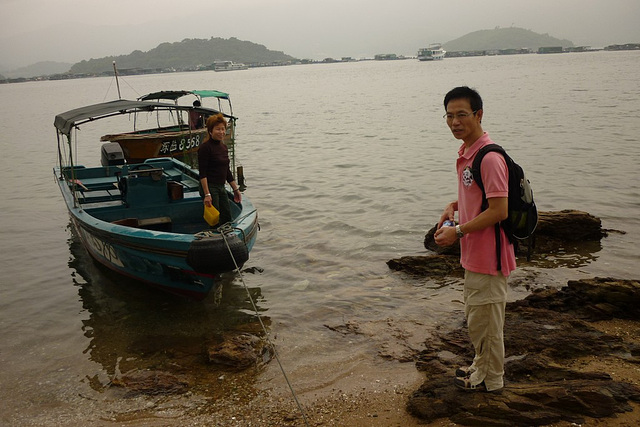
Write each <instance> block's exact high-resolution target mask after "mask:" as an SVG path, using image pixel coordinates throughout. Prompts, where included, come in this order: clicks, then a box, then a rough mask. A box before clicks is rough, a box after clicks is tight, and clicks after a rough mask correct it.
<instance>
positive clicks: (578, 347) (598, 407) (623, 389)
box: [407, 278, 640, 426]
mask: <svg viewBox="0 0 640 427" xmlns="http://www.w3.org/2000/svg"><path fill="white" fill-rule="evenodd" d="M639 287H640V284H639V283H638V281H632V280H613V279H597V278H596V279H589V280H581V281H572V282H569V286H567V288H563V289H562V290H561V291H558V292H553V291H552V290H548V291H541V292H537V293H535V294H533V295H532V296H530V297H528V298H526V299H525V300H522V301H518V302H514V303H511V304H508V307H507V313H506V321H505V348H506V352H507V354H506V356H507V359H506V364H505V383H506V384H505V388H504V389H503V390H501V391H500V392H499V393H478V392H475V393H465V392H464V391H460V390H457V389H456V388H455V386H454V385H453V372H454V370H455V368H456V367H457V366H461V365H462V366H465V365H468V364H469V363H470V362H471V359H472V357H473V349H472V346H471V344H470V343H469V340H468V337H467V332H466V330H464V329H457V330H453V331H449V332H440V333H437V334H435V335H434V337H433V338H432V339H430V340H429V341H427V343H426V348H427V349H426V350H425V351H424V352H423V353H422V354H421V355H420V360H419V361H418V363H417V366H418V368H419V369H420V370H422V371H424V372H425V374H426V376H427V380H426V381H425V383H424V384H423V385H422V386H421V387H420V388H419V389H418V390H417V391H416V392H415V393H414V394H413V395H412V396H411V398H410V399H409V402H408V406H407V408H408V411H409V412H410V413H411V414H413V415H414V416H416V417H419V418H421V419H422V420H423V421H426V422H430V421H433V420H436V419H438V418H443V417H448V418H449V419H450V420H451V421H453V422H455V423H458V424H461V425H483V426H485V425H486V426H507V425H510V426H513V425H516V426H518V425H523V426H524V425H527V426H531V425H545V424H550V423H554V422H559V421H568V422H574V423H583V422H584V419H585V418H584V417H596V418H602V417H610V416H614V415H615V414H616V413H621V412H625V411H630V410H631V407H630V405H629V404H628V402H629V401H635V402H640V388H638V387H636V386H634V385H631V384H628V383H625V382H620V381H614V380H613V379H612V378H611V376H610V375H609V374H608V373H606V372H580V371H576V370H572V369H569V368H568V367H567V366H566V364H567V363H570V362H571V361H573V360H575V359H577V358H580V357H584V356H589V355H593V356H596V357H603V356H613V357H618V358H623V359H625V360H627V361H634V362H640V359H638V357H637V355H638V354H640V352H638V351H637V349H636V346H635V345H634V344H629V343H626V342H624V341H623V340H622V339H621V338H619V337H614V336H610V335H607V334H605V333H602V332H600V331H598V330H596V329H594V328H593V327H591V326H590V325H589V324H588V323H587V322H586V321H584V320H580V319H577V316H576V314H578V315H580V316H581V317H584V318H594V316H591V314H592V313H594V312H596V313H599V312H598V311H597V309H596V308H593V307H597V306H599V305H601V304H602V301H606V304H607V305H610V306H611V307H612V309H611V310H610V311H609V312H610V313H614V314H619V315H621V316H624V317H625V318H629V316H636V315H637V313H638V310H637V308H636V309H635V310H631V314H629V313H627V312H625V310H628V308H627V306H628V304H635V303H634V302H633V301H634V300H633V299H631V301H627V298H626V297H627V296H630V295H632V294H634V293H637V290H639ZM580 294H584V295H583V296H581V297H580V298H581V299H580V301H578V302H573V301H572V298H575V297H577V296H578V295H580ZM611 294H612V295H614V296H615V297H607V295H611ZM585 313H586V314H587V315H585ZM634 313H635V314H634ZM595 318H599V316H595ZM636 318H637V317H636Z"/></svg>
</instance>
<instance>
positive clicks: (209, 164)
mask: <svg viewBox="0 0 640 427" xmlns="http://www.w3.org/2000/svg"><path fill="white" fill-rule="evenodd" d="M198 169H199V173H200V179H202V178H207V184H209V185H212V184H221V185H224V183H225V182H231V181H233V173H231V169H229V151H228V150H227V146H226V145H224V144H223V143H222V142H220V141H214V140H212V139H210V140H208V141H207V142H205V143H203V144H202V145H201V146H200V148H198Z"/></svg>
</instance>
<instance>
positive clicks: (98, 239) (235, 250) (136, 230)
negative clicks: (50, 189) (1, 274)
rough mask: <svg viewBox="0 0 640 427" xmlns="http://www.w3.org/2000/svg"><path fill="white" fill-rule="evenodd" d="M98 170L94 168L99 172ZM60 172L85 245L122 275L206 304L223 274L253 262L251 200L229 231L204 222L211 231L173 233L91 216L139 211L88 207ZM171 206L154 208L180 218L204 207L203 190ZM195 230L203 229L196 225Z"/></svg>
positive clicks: (254, 223) (156, 225) (254, 226)
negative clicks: (202, 300)
mask: <svg viewBox="0 0 640 427" xmlns="http://www.w3.org/2000/svg"><path fill="white" fill-rule="evenodd" d="M96 169H98V168H93V169H92V170H93V171H94V172H95V170H96ZM104 169H105V170H107V169H108V168H104ZM54 173H55V174H56V177H57V179H58V183H59V187H60V190H61V192H62V195H63V197H64V199H65V203H66V205H67V209H68V211H69V215H70V217H71V221H72V224H73V227H74V228H75V230H76V232H77V235H78V236H79V237H80V240H81V242H82V244H83V246H84V247H85V248H86V250H87V252H88V253H89V254H90V255H91V257H92V258H94V259H95V260H96V261H97V262H98V263H100V264H102V265H103V266H105V267H107V268H109V269H110V270H113V271H115V272H117V273H119V274H121V275H124V276H127V277H130V278H133V279H135V280H138V281H140V282H143V283H146V284H148V285H151V286H154V287H156V288H159V289H162V290H163V291H166V292H169V293H172V294H178V295H182V296H186V297H189V298H193V299H198V300H200V299H203V298H205V297H206V296H207V295H208V294H209V293H210V292H211V291H212V290H213V289H215V287H216V286H217V281H216V278H217V277H218V276H219V275H220V274H222V273H224V272H228V271H233V270H235V269H236V268H240V267H242V265H243V264H244V263H245V262H246V261H247V259H248V258H249V252H250V250H251V248H252V247H253V244H254V242H255V239H256V236H257V230H258V218H257V212H256V210H255V209H254V207H253V205H252V204H251V202H250V201H249V200H248V199H247V198H245V199H244V201H243V203H242V205H241V206H240V207H239V208H238V209H239V213H238V215H236V216H235V218H236V219H235V220H234V222H232V223H231V224H230V226H226V227H221V228H222V229H223V230H224V231H212V230H211V229H208V227H207V225H206V223H205V222H204V219H202V218H201V222H202V227H201V229H202V230H205V231H203V232H195V233H178V232H172V231H168V229H167V223H162V222H157V223H154V224H151V226H149V227H147V228H140V225H138V226H136V227H133V226H130V222H131V221H130V220H132V218H127V219H126V220H118V221H108V220H104V219H100V218H98V217H97V216H98V215H92V214H91V210H92V209H96V212H102V213H103V215H104V212H105V211H109V210H116V209H117V210H121V209H135V207H122V208H121V207H120V206H119V205H118V203H119V202H118V201H117V200H109V201H105V202H104V204H105V206H103V207H98V208H95V207H92V208H87V205H83V204H81V203H79V202H78V196H77V195H75V194H74V192H76V191H78V190H77V189H76V188H77V187H75V186H74V185H73V183H71V182H70V181H69V180H68V179H64V178H61V175H60V171H59V170H54ZM88 180H89V179H88V178H87V179H85V181H88ZM87 185H88V184H87ZM130 191H131V190H130ZM88 193H90V191H89V192H88ZM74 196H75V197H74ZM167 204H168V205H167V206H160V205H158V206H153V207H149V208H148V209H152V210H154V211H161V212H163V213H164V214H166V215H171V216H174V217H176V218H178V217H180V215H184V213H183V212H181V211H182V210H186V209H189V210H193V209H194V208H199V209H200V210H201V209H202V208H201V207H202V201H201V199H200V197H199V195H198V193H197V192H192V193H191V195H188V196H187V197H185V198H183V199H180V200H169V201H167ZM114 205H115V206H114ZM145 209H147V208H145ZM200 210H198V212H201V211H200ZM132 212H134V211H132ZM141 212H142V208H138V210H137V211H135V213H132V214H131V215H139V214H140V213H141ZM118 214H119V215H120V216H127V213H122V212H120V213H118ZM200 215H201V213H200ZM167 218H168V217H167ZM140 222H142V221H140ZM149 222H150V221H147V223H149ZM195 227H196V228H197V227H199V226H198V225H197V224H196V225H195ZM194 260H195V261H194Z"/></svg>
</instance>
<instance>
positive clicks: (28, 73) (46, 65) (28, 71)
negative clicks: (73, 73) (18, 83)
mask: <svg viewBox="0 0 640 427" xmlns="http://www.w3.org/2000/svg"><path fill="white" fill-rule="evenodd" d="M71 65H72V64H68V63H66V62H53V61H43V62H38V63H35V64H33V65H29V66H27V67H22V68H18V69H17V70H12V71H3V72H2V74H3V75H4V77H6V78H9V79H13V78H18V77H24V78H31V77H39V76H48V75H51V74H58V73H66V72H67V71H69V69H70V68H71Z"/></svg>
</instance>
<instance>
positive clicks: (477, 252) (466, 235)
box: [435, 86, 516, 391]
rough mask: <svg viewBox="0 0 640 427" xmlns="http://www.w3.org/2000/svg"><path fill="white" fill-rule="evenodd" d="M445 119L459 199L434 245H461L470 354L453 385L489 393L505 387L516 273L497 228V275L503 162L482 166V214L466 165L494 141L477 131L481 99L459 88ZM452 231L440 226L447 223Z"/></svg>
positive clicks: (447, 101)
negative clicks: (510, 283)
mask: <svg viewBox="0 0 640 427" xmlns="http://www.w3.org/2000/svg"><path fill="white" fill-rule="evenodd" d="M444 108H445V110H446V114H445V116H444V117H445V119H446V121H447V125H448V126H449V128H450V129H451V133H452V134H453V136H454V137H455V138H456V139H459V140H462V142H463V143H462V145H461V146H460V148H459V150H458V159H457V161H456V170H457V174H458V200H456V201H454V202H451V203H449V204H448V205H447V206H446V208H445V210H444V212H443V214H442V216H441V217H440V221H439V223H438V230H437V231H436V233H435V241H436V243H437V244H438V245H441V246H448V245H452V244H454V243H455V242H456V241H457V240H458V239H459V240H460V252H461V254H460V263H461V264H462V267H463V268H464V270H465V276H464V304H465V316H466V319H467V327H468V330H469V337H470V339H471V342H472V344H473V347H474V349H475V357H474V359H473V363H472V364H471V366H469V367H462V368H458V369H457V370H456V378H455V379H454V384H455V385H456V386H457V387H459V388H462V389H464V390H469V391H477V390H480V391H494V390H499V389H501V388H503V387H504V380H503V377H504V335H503V329H504V317H505V307H506V300H507V277H508V276H509V274H510V273H511V272H512V271H513V270H515V268H516V260H515V254H514V251H513V245H512V244H511V243H510V242H509V239H508V238H507V236H506V234H505V232H504V230H503V229H502V227H500V239H501V254H500V258H501V270H500V271H498V260H497V255H496V246H495V245H496V237H495V224H496V223H498V222H500V221H502V220H503V219H506V218H507V215H508V204H507V201H508V194H509V175H508V170H507V164H506V162H505V160H504V157H502V155H500V154H499V153H495V152H491V153H488V154H487V155H486V156H485V157H484V159H483V161H482V168H481V174H482V182H483V183H484V187H485V191H486V195H487V200H488V204H489V206H488V208H487V209H486V210H484V211H483V210H482V207H481V206H482V190H481V189H480V187H479V186H478V185H477V184H476V183H475V182H474V180H473V174H472V173H471V165H472V163H473V159H474V158H475V156H476V154H477V152H478V150H479V149H480V148H481V147H483V146H485V145H487V144H492V143H493V141H491V139H490V138H489V134H488V133H486V132H484V131H483V129H482V124H481V123H482V116H483V113H484V112H483V109H482V98H481V97H480V95H479V94H478V92H476V91H475V90H473V89H471V88H469V87H466V86H463V87H457V88H455V89H452V90H451V91H449V93H447V95H446V96H445V98H444ZM456 211H457V212H458V219H459V223H458V225H456V226H442V225H443V222H444V221H446V220H449V221H454V215H455V212H456Z"/></svg>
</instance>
